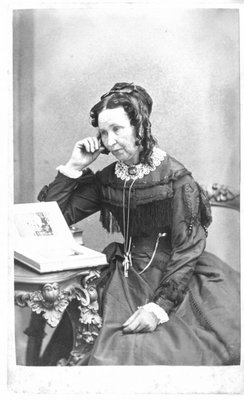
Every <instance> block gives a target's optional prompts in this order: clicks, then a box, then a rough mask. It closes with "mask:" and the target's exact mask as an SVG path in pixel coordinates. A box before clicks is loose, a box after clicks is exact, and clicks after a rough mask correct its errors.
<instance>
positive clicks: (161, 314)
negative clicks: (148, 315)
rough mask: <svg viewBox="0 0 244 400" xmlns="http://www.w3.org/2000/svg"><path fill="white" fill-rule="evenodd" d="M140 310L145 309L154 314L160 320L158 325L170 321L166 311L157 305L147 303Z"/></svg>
mask: <svg viewBox="0 0 244 400" xmlns="http://www.w3.org/2000/svg"><path fill="white" fill-rule="evenodd" d="M140 308H144V310H147V311H150V312H153V313H154V314H155V315H156V317H157V319H158V325H159V324H163V323H164V322H167V321H168V320H169V316H168V314H167V313H166V311H164V309H163V308H162V307H160V306H159V305H158V304H156V303H147V304H145V306H142V307H140Z"/></svg>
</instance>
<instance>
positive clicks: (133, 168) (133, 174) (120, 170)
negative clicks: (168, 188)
mask: <svg viewBox="0 0 244 400" xmlns="http://www.w3.org/2000/svg"><path fill="white" fill-rule="evenodd" d="M165 156H166V153H165V152H164V151H163V150H161V149H159V148H158V147H154V149H153V153H152V155H151V165H148V164H142V163H140V164H136V165H127V164H125V163H124V162H123V161H117V163H116V165H115V175H116V176H117V178H120V179H122V180H123V181H124V180H125V181H129V180H130V179H133V180H136V179H142V178H143V177H144V175H148V174H149V173H150V172H151V171H155V169H156V167H158V166H159V165H160V164H161V162H162V161H163V160H164V158H165Z"/></svg>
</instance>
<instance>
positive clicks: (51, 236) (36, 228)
mask: <svg viewBox="0 0 244 400" xmlns="http://www.w3.org/2000/svg"><path fill="white" fill-rule="evenodd" d="M14 257H15V259H16V260H19V261H21V262H23V263H25V264H26V265H28V266H29V267H31V268H34V269H35V270H37V271H39V272H43V273H44V272H45V273H46V272H53V271H63V270H70V269H77V268H85V267H93V266H94V267H96V266H98V265H104V264H106V263H107V260H106V256H105V254H103V253H100V252H98V251H95V250H92V249H89V248H87V247H85V246H83V245H80V244H78V243H77V241H76V240H75V239H74V237H73V235H72V233H71V231H70V228H69V226H68V225H67V223H66V221H65V219H64V216H63V214H62V212H61V210H60V208H59V206H58V204H57V202H55V201H50V202H39V203H25V204H14Z"/></svg>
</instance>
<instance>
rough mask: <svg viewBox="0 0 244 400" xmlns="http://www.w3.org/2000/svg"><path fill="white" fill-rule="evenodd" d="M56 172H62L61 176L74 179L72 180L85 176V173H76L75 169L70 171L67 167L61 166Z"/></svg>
mask: <svg viewBox="0 0 244 400" xmlns="http://www.w3.org/2000/svg"><path fill="white" fill-rule="evenodd" d="M56 170H57V171H59V172H61V174H63V175H65V176H67V177H68V178H72V179H77V178H80V177H81V176H82V174H83V171H75V170H73V169H70V168H69V167H67V166H66V165H59V166H58V167H57V168H56Z"/></svg>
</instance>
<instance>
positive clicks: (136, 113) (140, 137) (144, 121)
mask: <svg viewBox="0 0 244 400" xmlns="http://www.w3.org/2000/svg"><path fill="white" fill-rule="evenodd" d="M152 104H153V101H152V98H151V97H150V95H149V94H148V93H147V91H146V90H145V89H144V88H143V87H141V86H138V85H134V84H133V83H126V82H119V83H116V84H115V85H114V86H113V87H112V89H110V91H109V92H107V93H105V94H104V95H102V97H101V99H100V101H99V102H98V103H97V104H95V105H94V106H93V107H92V109H91V111H90V118H91V125H92V126H94V127H97V126H98V116H99V114H100V112H101V111H103V110H105V109H113V108H117V107H123V109H124V111H125V112H126V114H127V115H128V118H129V120H130V123H131V125H132V126H134V127H135V130H136V138H137V139H136V144H137V145H138V146H139V145H141V146H142V151H141V152H140V162H142V163H144V164H150V163H151V154H152V151H153V147H154V146H155V144H156V143H157V141H156V139H155V138H154V137H153V136H152V134H151V121H150V119H149V117H150V114H151V111H152Z"/></svg>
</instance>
